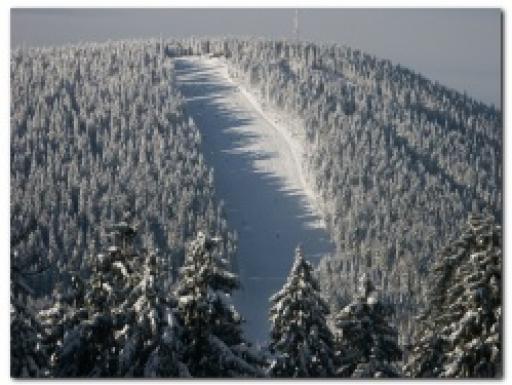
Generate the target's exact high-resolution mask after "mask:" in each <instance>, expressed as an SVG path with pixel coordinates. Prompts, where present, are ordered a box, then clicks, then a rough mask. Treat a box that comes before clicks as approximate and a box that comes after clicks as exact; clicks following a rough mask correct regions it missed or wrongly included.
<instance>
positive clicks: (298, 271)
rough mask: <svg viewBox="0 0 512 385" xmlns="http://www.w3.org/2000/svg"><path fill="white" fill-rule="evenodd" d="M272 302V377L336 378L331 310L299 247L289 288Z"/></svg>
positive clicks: (283, 290) (279, 293) (282, 291)
mask: <svg viewBox="0 0 512 385" xmlns="http://www.w3.org/2000/svg"><path fill="white" fill-rule="evenodd" d="M270 301H271V304H272V305H271V309H270V322H271V342H270V351H271V352H272V353H273V354H274V359H273V361H272V364H271V366H270V375H271V376H273V377H331V376H333V375H334V370H335V365H334V362H333V361H334V350H333V337H332V334H331V332H330V330H329V328H328V327H327V323H326V316H327V315H328V313H329V308H328V306H327V304H326V303H325V301H324V300H323V299H322V297H321V296H320V289H319V285H318V282H317V280H316V279H315V277H314V276H313V267H312V266H311V264H310V263H309V262H307V261H306V260H305V259H304V255H303V252H302V250H301V248H300V247H297V249H296V251H295V261H294V263H293V266H292V269H291V271H290V274H289V276H288V280H287V282H286V284H285V285H284V286H283V288H282V289H281V290H280V291H279V292H278V293H276V294H274V295H273V296H272V297H271V299H270Z"/></svg>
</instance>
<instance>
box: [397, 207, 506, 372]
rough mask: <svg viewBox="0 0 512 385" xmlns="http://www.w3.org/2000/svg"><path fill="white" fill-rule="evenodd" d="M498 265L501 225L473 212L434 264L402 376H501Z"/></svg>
mask: <svg viewBox="0 0 512 385" xmlns="http://www.w3.org/2000/svg"><path fill="white" fill-rule="evenodd" d="M501 267H502V233H501V227H500V226H497V225H495V224H494V221H493V218H492V217H489V216H483V215H472V216H471V217H470V218H469V223H468V226H467V227H466V229H465V230H464V232H463V234H462V235H461V236H460V237H459V238H458V239H457V240H455V241H454V242H451V243H450V244H449V245H448V246H447V247H446V248H445V249H444V250H443V252H442V253H441V254H440V256H439V258H438V259H437V261H436V263H435V265H434V268H433V271H432V276H431V279H430V282H429V285H428V286H429V287H430V288H431V289H430V292H429V293H428V298H427V299H428V307H427V308H426V309H425V311H424V312H423V313H422V314H421V316H420V317H419V321H420V327H419V328H418V330H419V331H418V333H417V334H416V338H415V339H416V342H415V346H414V347H413V349H412V352H411V354H410V357H409V360H408V363H407V365H406V367H405V371H406V374H407V375H409V376H411V377H456V378H469V377H499V376H501V375H502V354H501V330H502V297H501Z"/></svg>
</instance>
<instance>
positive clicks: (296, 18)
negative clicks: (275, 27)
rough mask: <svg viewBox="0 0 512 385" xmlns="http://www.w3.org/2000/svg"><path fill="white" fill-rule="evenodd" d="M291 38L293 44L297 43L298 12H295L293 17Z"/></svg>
mask: <svg viewBox="0 0 512 385" xmlns="http://www.w3.org/2000/svg"><path fill="white" fill-rule="evenodd" d="M293 37H294V38H295V42H296V43H298V42H299V10H298V9H296V10H295V15H294V17H293Z"/></svg>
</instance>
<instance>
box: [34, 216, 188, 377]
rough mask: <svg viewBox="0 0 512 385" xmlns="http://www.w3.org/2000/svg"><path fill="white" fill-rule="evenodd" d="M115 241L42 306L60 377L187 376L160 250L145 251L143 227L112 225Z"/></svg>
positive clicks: (49, 345)
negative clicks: (138, 238)
mask: <svg viewBox="0 0 512 385" xmlns="http://www.w3.org/2000/svg"><path fill="white" fill-rule="evenodd" d="M107 234H108V235H109V237H110V239H111V245H110V246H109V247H108V248H107V250H106V251H105V252H104V253H100V254H98V255H97V256H96V257H95V258H93V259H92V260H91V265H92V266H91V267H92V274H91V277H90V278H89V279H88V280H87V281H86V283H85V284H84V283H82V281H81V279H80V275H79V274H77V273H74V274H73V279H72V282H73V290H71V291H70V290H67V292H66V293H63V290H62V289H61V288H60V287H58V288H57V290H56V295H55V300H56V301H55V303H54V304H53V306H52V307H51V308H49V309H45V310H43V311H41V312H40V314H39V318H40V319H41V320H42V324H43V326H44V329H45V333H44V334H45V339H44V342H45V345H46V347H47V350H49V351H50V352H51V360H50V364H51V365H50V369H51V372H50V375H51V376H52V377H124V376H129V377H134V376H147V377H156V376H161V377H168V376H171V377H174V376H187V374H188V371H187V369H186V367H185V366H184V365H183V364H182V363H181V361H180V345H179V338H180V332H179V331H180V327H179V323H178V322H177V318H176V315H175V312H176V301H175V300H174V299H173V297H172V293H165V292H162V291H161V289H160V287H159V282H157V275H158V268H159V266H158V265H157V260H156V257H155V256H154V255H153V254H149V255H146V253H138V252H136V250H135V247H134V237H135V235H136V229H135V228H134V227H133V226H131V225H129V224H128V223H126V222H121V223H118V224H115V225H113V226H111V227H110V228H109V229H108V230H107Z"/></svg>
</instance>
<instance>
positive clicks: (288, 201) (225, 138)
mask: <svg viewBox="0 0 512 385" xmlns="http://www.w3.org/2000/svg"><path fill="white" fill-rule="evenodd" d="M176 73H177V80H178V85H179V87H180V89H181V92H182V94H183V96H184V97H185V99H186V109H187V113H188V114H189V115H190V116H192V118H193V119H194V121H195V123H196V125H197V126H198V128H199V130H200V131H201V133H202V136H203V142H202V147H203V148H202V149H203V154H204V155H205V158H206V161H207V162H208V164H209V165H210V166H213V168H214V171H215V187H216V191H217V198H218V199H222V200H224V202H225V209H226V216H227V220H228V223H229V225H230V227H231V228H234V229H236V231H237V232H238V236H239V243H238V246H239V248H238V254H237V262H238V267H239V274H240V280H241V283H242V289H241V290H240V291H238V292H237V293H236V297H235V299H234V300H235V304H236V306H237V308H238V309H239V311H240V313H241V315H242V316H243V317H244V318H245V319H246V324H245V326H244V327H245V331H246V335H247V337H248V338H249V340H251V341H252V342H256V343H265V342H266V341H267V340H268V333H269V323H268V316H267V314H268V307H269V302H268V300H269V297H270V296H271V295H272V294H273V293H275V292H276V291H278V290H279V289H280V288H281V287H282V285H283V284H284V282H285V280H286V276H287V275H288V272H289V270H290V267H291V264H292V261H293V255H294V250H295V247H296V246H297V245H298V244H299V243H300V244H302V246H303V248H304V252H305V255H306V257H307V258H308V259H309V260H310V261H311V262H313V263H314V264H316V263H317V262H318V260H319V258H320V257H321V256H323V255H325V254H327V253H330V252H331V251H332V249H333V246H332V244H331V242H330V240H329V237H328V234H327V232H326V230H325V226H324V225H323V221H322V220H321V218H320V216H319V215H318V211H317V209H316V207H317V206H316V202H315V199H314V194H313V192H312V190H311V189H310V188H309V186H308V185H307V182H306V178H305V176H304V173H303V171H302V168H301V156H302V155H301V154H302V153H301V146H300V141H299V140H297V138H295V137H294V136H293V135H292V133H291V132H290V130H289V129H287V127H286V124H284V123H285V119H284V118H283V117H280V116H279V115H278V114H277V113H276V112H275V111H272V110H271V109H268V110H267V109H265V107H262V106H261V105H260V104H259V103H258V101H257V99H256V98H255V97H254V96H253V95H251V93H250V92H248V91H247V90H245V89H244V88H243V87H241V85H239V84H237V83H236V82H233V81H232V80H231V79H230V78H229V76H228V74H227V69H226V67H225V65H224V63H223V62H222V61H221V60H219V59H210V58H201V57H186V58H179V59H176Z"/></svg>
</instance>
